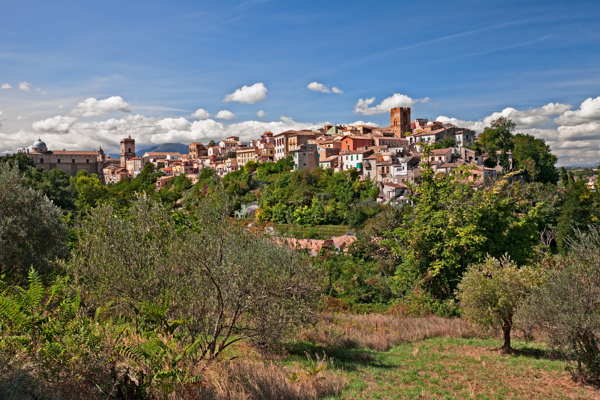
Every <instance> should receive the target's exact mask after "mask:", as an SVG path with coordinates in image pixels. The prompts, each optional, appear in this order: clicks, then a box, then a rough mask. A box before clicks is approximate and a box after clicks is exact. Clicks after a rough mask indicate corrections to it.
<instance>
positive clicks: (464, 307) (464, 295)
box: [458, 257, 542, 353]
mask: <svg viewBox="0 0 600 400" xmlns="http://www.w3.org/2000/svg"><path fill="white" fill-rule="evenodd" d="M541 280H542V274H541V273H540V272H539V271H538V270H536V269H535V268H532V267H519V266H517V265H516V264H515V263H514V262H513V261H512V260H510V259H509V258H508V257H501V258H500V259H497V258H493V257H488V258H487V259H486V260H485V262H483V263H481V264H475V265H472V266H470V267H469V269H468V270H467V272H466V273H465V275H464V276H463V279H462V281H461V282H460V284H459V285H458V298H459V301H460V306H461V312H462V315H463V316H465V317H466V318H467V319H469V320H471V321H472V322H474V323H477V324H479V325H482V326H485V327H491V328H500V329H501V330H502V335H503V339H504V343H503V344H502V348H501V349H502V351H503V352H506V353H510V352H512V347H511V331H512V328H513V326H514V322H515V314H516V312H517V310H518V309H519V307H521V305H522V304H523V302H524V301H525V299H526V298H527V297H528V296H529V294H530V293H531V291H532V289H533V288H534V287H536V286H537V285H539V283H540V282H541Z"/></svg>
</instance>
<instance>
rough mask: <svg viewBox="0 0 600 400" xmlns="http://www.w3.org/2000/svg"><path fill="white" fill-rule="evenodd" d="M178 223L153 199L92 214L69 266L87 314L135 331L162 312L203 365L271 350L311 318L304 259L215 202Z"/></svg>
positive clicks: (312, 291) (311, 285) (312, 294)
mask: <svg viewBox="0 0 600 400" xmlns="http://www.w3.org/2000/svg"><path fill="white" fill-rule="evenodd" d="M176 215H177V217H176V218H174V215H172V214H171V212H170V211H168V210H167V209H166V208H164V207H163V206H161V205H159V204H157V203H155V202H154V201H152V200H151V199H149V198H147V197H141V198H140V199H138V200H136V201H134V202H133V204H132V206H131V208H130V210H129V212H128V215H126V216H119V215H118V214H116V213H115V212H114V209H113V208H112V207H111V206H110V205H107V204H105V205H101V206H100V207H97V208H96V209H93V210H91V211H90V213H89V215H88V216H87V217H86V218H85V219H84V221H83V223H82V226H81V228H80V229H79V230H78V232H77V233H78V239H79V240H78V241H77V244H76V247H75V249H74V251H73V256H72V258H71V261H70V262H69V264H68V270H69V271H70V272H71V273H72V274H73V276H74V277H75V280H76V282H77V284H78V285H79V286H80V287H81V288H82V293H83V294H84V301H85V302H86V304H88V305H89V306H91V307H97V306H100V305H103V304H107V303H110V304H112V305H113V310H114V312H115V313H116V314H118V315H122V316H125V317H127V318H130V319H132V320H134V321H138V324H139V323H141V322H140V321H141V319H142V317H143V315H145V314H146V313H145V312H144V310H145V309H148V307H150V309H156V310H160V313H159V315H160V318H159V319H160V323H161V324H165V325H170V324H173V323H174V321H177V324H176V330H177V332H178V335H180V337H181V340H182V343H183V344H184V345H191V344H192V343H194V346H196V348H198V349H200V350H199V353H198V354H199V355H198V357H199V359H212V358H215V357H217V356H219V354H221V352H222V351H223V350H225V349H226V348H227V347H229V346H230V345H231V344H233V343H235V342H237V341H240V340H250V341H253V342H255V343H258V344H260V345H270V344H273V343H275V342H277V341H278V340H279V339H280V338H281V337H282V335H284V334H285V333H286V332H288V331H289V329H291V328H292V327H293V326H295V325H297V324H300V323H302V322H304V321H306V320H308V319H309V318H310V317H312V309H313V307H314V306H315V304H316V300H317V293H318V288H317V287H316V284H315V282H316V278H315V276H314V275H313V271H314V269H313V267H312V266H311V264H310V263H308V262H306V260H305V259H303V257H301V256H299V255H298V254H297V253H294V252H292V251H291V250H288V249H283V248H279V247H276V246H275V245H273V244H272V243H270V242H268V241H266V240H263V239H261V238H258V237H255V236H254V235H251V234H249V233H246V232H245V231H244V230H243V229H242V228H237V227H236V226H235V225H232V224H230V223H229V222H228V221H227V219H226V216H225V215H226V213H224V212H223V210H222V209H221V207H219V204H218V201H213V199H208V200H206V201H205V202H204V203H201V204H200V205H199V206H198V209H197V210H196V213H195V214H193V215H186V214H184V213H183V212H179V213H177V214H176Z"/></svg>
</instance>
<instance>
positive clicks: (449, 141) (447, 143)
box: [431, 138, 456, 149]
mask: <svg viewBox="0 0 600 400" xmlns="http://www.w3.org/2000/svg"><path fill="white" fill-rule="evenodd" d="M454 146H456V139H454V138H446V139H442V140H440V141H438V142H435V143H434V144H433V146H431V148H432V149H447V148H448V147H454Z"/></svg>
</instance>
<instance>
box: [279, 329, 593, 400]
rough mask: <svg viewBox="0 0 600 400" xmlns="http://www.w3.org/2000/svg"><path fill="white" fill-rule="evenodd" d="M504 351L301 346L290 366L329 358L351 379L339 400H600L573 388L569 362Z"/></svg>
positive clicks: (449, 345)
mask: <svg viewBox="0 0 600 400" xmlns="http://www.w3.org/2000/svg"><path fill="white" fill-rule="evenodd" d="M499 346H500V342H499V341H496V340H489V339H453V338H435V339H428V340H424V341H420V342H415V343H407V344H402V345H400V346H397V347H394V348H393V349H391V350H389V351H386V352H376V351H371V350H358V349H353V350H348V349H339V350H332V349H326V348H319V347H315V346H312V345H310V344H297V345H295V346H293V347H292V348H291V352H292V354H295V356H292V357H291V359H290V360H289V361H288V362H294V363H297V362H300V363H305V364H306V363H308V364H310V361H306V354H311V353H312V354H323V353H324V354H327V356H328V358H329V359H330V368H332V369H333V370H334V371H336V372H337V373H339V374H341V375H342V376H344V377H345V378H346V380H347V386H346V388H345V390H344V391H343V393H342V395H341V396H340V397H336V399H482V400H483V399H490V400H492V399H494V400H496V399H527V400H534V399H582V400H583V399H600V394H599V392H597V391H596V390H594V389H592V388H590V387H583V386H578V385H577V384H575V383H573V382H572V381H571V379H570V376H569V374H568V372H566V371H565V363H564V362H563V361H560V360H556V359H553V357H552V356H551V355H550V354H546V352H545V351H544V350H543V349H542V348H540V347H534V346H532V345H531V344H524V343H519V342H517V344H516V346H515V347H516V348H517V349H521V350H522V352H523V354H522V355H502V354H500V353H499V352H498V351H496V350H495V348H497V347H499ZM524 354H526V355H524ZM308 364H307V365H308Z"/></svg>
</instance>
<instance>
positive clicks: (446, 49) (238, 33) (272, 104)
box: [0, 0, 600, 165]
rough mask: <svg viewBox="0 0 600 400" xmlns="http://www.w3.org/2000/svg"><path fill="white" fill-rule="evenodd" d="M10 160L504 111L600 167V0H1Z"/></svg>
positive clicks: (478, 123)
mask: <svg viewBox="0 0 600 400" xmlns="http://www.w3.org/2000/svg"><path fill="white" fill-rule="evenodd" d="M0 10H1V12H0V34H1V36H0V37H1V38H2V40H0V153H2V152H10V151H14V150H15V149H16V148H18V147H20V146H26V145H30V144H31V143H32V142H33V140H34V139H37V138H38V137H40V138H42V139H43V140H44V141H46V143H47V144H48V146H49V147H50V148H51V149H62V148H70V149H77V148H79V149H92V148H97V147H98V146H102V147H103V148H104V149H105V150H108V151H111V152H112V151H114V150H115V149H116V148H117V144H118V141H119V139H120V138H121V137H123V136H125V135H129V134H130V135H132V136H133V137H135V138H136V139H137V141H138V143H140V144H142V145H143V144H153V143H157V144H158V143H165V142H184V143H187V142H190V141H192V140H209V139H213V138H219V137H222V136H226V135H230V134H236V135H240V136H242V137H244V138H249V137H252V136H254V135H256V134H258V133H260V132H262V131H264V130H271V131H274V132H278V131H282V130H285V129H290V128H308V127H313V126H319V125H321V124H322V123H324V122H339V123H352V122H355V121H365V122H372V123H376V124H379V125H386V124H387V110H388V109H389V108H390V107H392V106H397V105H411V106H412V107H413V117H423V118H430V119H439V120H443V121H450V122H453V123H456V124H458V125H464V126H467V127H472V128H473V129H476V130H481V129H482V128H483V127H484V126H485V125H486V123H488V122H489V121H491V120H492V119H494V118H496V117H497V116H500V115H505V116H508V117H510V118H512V119H513V120H514V121H515V122H517V124H518V128H519V130H521V131H523V132H527V133H531V134H533V135H535V136H537V137H540V138H544V139H545V140H546V141H547V142H548V143H549V144H550V145H551V146H552V149H553V150H554V152H555V153H556V154H557V155H558V156H559V164H560V165H596V164H598V163H600V157H599V156H600V25H599V24H598V20H599V19H600V2H599V1H598V0H571V1H564V0H556V1H554V0H544V1H539V0H518V1H517V0H486V1H480V0H456V1H451V2H450V1H441V0H440V1H432V0H421V1H418V2H417V1H407V0H404V1H399V0H393V1H392V0H390V1H383V0H381V1H376V2H374V1H370V2H367V1H362V0H360V1H353V0H344V1H341V0H340V1H338V0H330V1H328V2H323V1H302V2H301V1H275V0H271V1H269V0H222V1H219V2H216V1H211V2H208V1H199V0H179V1H177V2H168V1H152V0H145V1H138V0H129V1H126V2H124V1H112V0H104V1H101V2H87V1H85V2H83V1H82V2H73V1H61V0H55V1H22V0H19V1H13V0H0Z"/></svg>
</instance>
